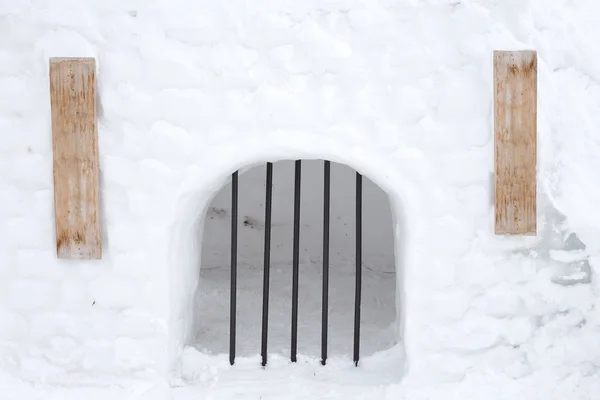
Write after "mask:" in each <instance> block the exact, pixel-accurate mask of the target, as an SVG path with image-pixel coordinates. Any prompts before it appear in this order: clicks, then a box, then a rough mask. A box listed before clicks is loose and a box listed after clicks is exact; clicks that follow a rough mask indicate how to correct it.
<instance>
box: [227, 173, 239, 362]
mask: <svg viewBox="0 0 600 400" xmlns="http://www.w3.org/2000/svg"><path fill="white" fill-rule="evenodd" d="M237 223H238V172H237V171H235V172H234V173H233V174H232V175H231V293H230V301H229V364H231V365H233V363H234V362H235V327H236V326H235V325H236V309H237V307H236V305H237V304H236V302H237V239H238V237H237Z"/></svg>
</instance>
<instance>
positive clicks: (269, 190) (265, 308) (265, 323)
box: [260, 162, 273, 367]
mask: <svg viewBox="0 0 600 400" xmlns="http://www.w3.org/2000/svg"><path fill="white" fill-rule="evenodd" d="M266 186H267V187H266V201H265V254H264V260H265V264H264V270H263V304H262V341H261V349H260V354H261V356H262V366H263V367H264V366H265V365H267V333H268V332H267V331H268V328H269V272H270V268H271V265H270V263H271V206H272V194H273V163H270V162H268V163H267V185H266Z"/></svg>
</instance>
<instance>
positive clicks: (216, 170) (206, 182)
mask: <svg viewBox="0 0 600 400" xmlns="http://www.w3.org/2000/svg"><path fill="white" fill-rule="evenodd" d="M199 152H200V154H199V160H202V159H203V156H205V157H206V159H210V163H207V164H206V165H205V166H204V167H205V169H203V168H202V165H200V164H199V165H198V167H197V168H195V169H194V170H191V171H188V174H187V176H186V179H185V181H184V182H183V183H182V186H181V187H182V190H181V192H180V193H179V194H178V196H177V201H176V203H175V204H173V214H172V215H173V219H172V223H171V225H170V230H169V232H168V234H169V264H170V267H169V290H170V321H169V335H170V348H169V356H170V362H171V365H172V366H173V367H174V368H175V367H176V366H177V362H178V360H179V358H180V356H181V354H182V351H183V349H184V347H185V346H188V345H190V344H192V343H193V342H194V334H195V321H194V315H195V313H194V303H195V297H196V294H197V290H198V283H199V269H198V268H199V265H200V262H201V258H202V254H201V247H202V246H201V244H202V235H203V228H204V219H205V217H206V214H207V210H208V207H209V205H210V203H211V201H212V199H213V198H214V196H215V195H216V194H217V193H218V191H219V190H221V188H222V187H223V186H225V185H226V184H227V183H228V182H229V180H230V178H231V174H232V173H233V172H234V171H236V170H242V169H247V168H250V167H253V166H258V165H264V163H265V162H277V161H281V160H295V159H302V160H319V159H321V160H330V161H332V162H334V163H338V164H344V165H346V166H348V167H350V168H353V169H354V170H356V171H357V172H359V173H360V174H362V175H363V176H365V177H367V178H368V179H369V180H370V181H372V182H373V183H374V184H376V185H377V186H379V188H381V190H383V191H384V192H385V193H387V195H388V199H389V204H390V208H391V213H392V219H393V227H394V251H395V262H396V279H397V281H396V296H395V303H396V315H397V318H396V327H395V328H396V335H397V338H398V344H397V345H396V346H394V348H392V349H390V350H388V351H385V352H383V354H379V355H377V356H378V357H376V358H380V359H383V360H386V361H388V360H389V359H390V357H389V355H390V354H391V353H393V354H394V355H400V354H404V351H405V348H406V353H407V360H406V361H408V358H409V357H410V349H409V346H410V337H408V334H409V333H408V332H407V317H408V316H409V314H408V313H407V310H408V309H409V308H410V298H409V296H407V295H406V290H405V289H406V288H405V285H404V281H405V276H406V275H407V273H408V272H409V269H410V268H415V269H416V268H418V265H417V264H418V262H420V261H419V260H420V257H419V254H420V251H419V248H417V247H415V246H413V245H412V243H416V242H418V240H419V239H417V238H419V237H421V236H422V234H421V233H420V232H421V229H420V228H419V223H418V221H419V216H420V215H422V214H421V211H420V208H421V206H420V202H421V201H420V199H419V196H418V194H419V190H418V187H417V186H416V185H415V182H413V181H412V180H411V179H410V177H411V174H410V171H409V170H406V169H405V170H404V171H401V169H402V167H403V166H406V165H409V164H412V163H413V162H414V157H412V155H410V154H409V155H408V157H406V158H404V157H398V156H395V157H393V156H391V155H389V154H388V153H386V152H381V151H377V149H372V148H369V147H361V148H359V147H356V146H352V144H351V143H347V142H345V141H343V140H332V139H330V138H328V139H323V138H322V137H319V136H315V135H311V134H304V135H301V136H296V138H295V139H291V140H290V139H288V138H285V137H281V136H276V135H275V136H268V137H264V136H263V137H261V138H260V140H252V138H247V139H246V140H237V141H229V142H228V143H227V144H226V145H214V146H212V147H211V146H203V148H202V149H201V150H200V151H199ZM401 172H402V173H401ZM409 211H410V212H409ZM409 227H411V228H410V229H409ZM412 336H415V335H412ZM223 357H226V356H225V355H223ZM373 358H375V356H374V357H373ZM375 362H376V363H378V364H381V363H380V362H377V361H375ZM368 364H369V360H368V359H362V360H361V365H363V366H367V365H368ZM394 369H395V371H396V373H397V371H398V370H397V369H396V368H394ZM396 377H398V375H396Z"/></svg>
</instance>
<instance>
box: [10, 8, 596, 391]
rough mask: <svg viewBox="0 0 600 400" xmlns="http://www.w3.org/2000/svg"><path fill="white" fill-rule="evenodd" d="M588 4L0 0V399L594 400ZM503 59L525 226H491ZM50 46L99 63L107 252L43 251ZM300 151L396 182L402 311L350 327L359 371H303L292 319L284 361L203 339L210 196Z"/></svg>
mask: <svg viewBox="0 0 600 400" xmlns="http://www.w3.org/2000/svg"><path fill="white" fill-rule="evenodd" d="M599 11H600V5H599V4H598V2H597V1H596V0H578V1H568V0H502V1H500V0H461V1H456V0H439V1H436V0H430V1H426V0H423V1H416V0H415V1H412V0H406V1H403V0H381V1H375V2H363V1H359V0H307V1H300V2H278V1H269V0H260V1H257V2H214V1H213V2H209V1H191V0H152V1H141V0H128V1H110V0H108V1H101V2H97V1H91V0H90V1H74V0H56V1H53V2H51V3H44V2H39V1H12V0H0V35H1V37H2V38H3V40H1V41H0V94H1V95H0V132H2V133H3V136H2V138H3V140H2V142H1V144H0V204H1V206H0V239H1V240H0V393H2V395H1V396H0V397H1V398H2V399H8V400H13V399H15V400H16V399H19V400H28V399H41V398H43V399H45V400H46V399H50V400H52V399H57V400H58V399H60V400H65V399H81V398H85V399H90V400H94V399H106V398H112V399H115V400H120V399H128V400H133V399H144V400H165V399H176V400H178V399H181V400H187V399H198V398H206V399H211V398H212V399H224V400H227V399H233V398H248V399H281V398H286V399H318V398H322V399H369V400H372V399H373V400H375V399H394V400H397V399H406V400H408V399H410V400H420V399H423V400H425V399H428V400H451V399H470V398H473V399H500V400H501V399H511V400H514V399H517V398H518V399H538V398H543V399H545V400H554V399H556V400H558V399H560V400H589V399H595V398H597V397H598V393H600V341H599V340H598V337H600V336H599V335H600V314H599V310H598V307H597V303H598V299H599V296H600V295H599V288H598V280H597V276H598V265H600V257H599V256H600V213H599V212H598V211H597V207H598V204H600V191H599V190H598V184H597V181H598V178H597V171H599V170H600V158H599V157H597V154H598V153H599V150H600V136H599V135H598V129H599V127H600V89H599V87H600V86H599V85H598V82H600V47H598V46H597V38H598V37H600V25H599V24H598V23H597V15H598V13H599ZM502 49H514V50H519V49H535V50H537V51H538V88H539V93H538V156H539V159H538V226H539V232H538V235H537V236H535V237H499V236H494V235H493V200H492V199H493V175H492V174H491V172H492V171H493V128H492V127H493V121H492V120H493V112H492V54H493V50H502ZM54 56H60V57H69V56H73V57H82V56H93V57H96V59H97V64H98V100H99V110H98V111H99V147H100V167H101V202H102V205H101V211H102V228H103V244H104V248H103V259H102V260H101V261H98V262H83V261H69V262H67V261H63V260H57V259H56V248H55V243H56V242H55V233H54V216H53V183H52V144H51V131H50V103H49V94H48V87H49V84H48V58H49V57H54ZM300 158H301V159H329V160H331V161H333V162H336V163H339V164H344V165H347V166H348V167H349V168H352V169H354V170H356V171H358V172H360V173H361V174H363V175H364V176H365V177H367V178H368V179H369V180H370V181H371V182H372V183H373V184H374V185H376V186H378V187H379V188H380V189H381V190H382V191H383V192H385V194H386V196H388V198H389V208H390V211H391V220H390V221H389V225H386V226H388V227H389V226H390V225H391V229H392V230H393V235H389V236H388V237H391V238H392V239H390V240H391V242H388V245H389V246H391V247H392V248H393V253H394V257H395V264H396V265H397V266H401V267H400V268H397V269H396V271H395V272H396V281H395V282H394V283H395V290H394V295H393V297H394V299H393V301H394V302H395V304H391V303H390V302H386V303H385V307H390V310H391V309H392V308H393V309H394V312H395V318H393V317H392V316H391V314H388V317H386V318H387V320H386V321H389V322H390V324H388V325H386V324H387V323H386V322H384V319H381V320H380V321H379V322H378V323H377V324H374V325H373V332H375V331H378V332H379V334H381V335H382V336H381V338H382V340H381V342H379V344H377V345H376V346H375V344H376V343H377V341H374V342H372V343H371V344H368V343H367V341H365V346H366V347H368V346H371V345H373V346H374V347H372V348H371V349H370V351H371V352H373V353H372V354H370V355H368V356H365V358H364V359H363V360H362V361H361V363H360V365H359V367H354V366H353V365H352V363H348V356H347V354H344V350H342V349H341V348H338V349H335V348H334V349H333V350H334V353H335V354H333V355H332V358H331V359H330V360H329V362H328V365H327V366H322V365H320V364H319V362H318V360H319V357H318V354H317V351H316V350H318V349H316V348H315V347H311V345H308V343H309V339H310V335H309V333H308V332H307V331H303V334H302V335H303V336H301V338H302V339H301V340H303V341H304V342H302V343H303V344H302V346H303V347H302V348H301V352H302V353H303V354H302V357H301V358H300V359H299V362H298V363H296V364H292V363H290V362H289V361H288V360H287V354H286V350H285V349H282V347H285V345H286V343H285V341H282V344H281V345H277V346H276V347H275V348H274V350H277V347H279V349H280V350H281V351H274V352H273V353H272V354H271V355H270V359H269V364H268V366H267V368H265V369H262V368H261V367H260V363H259V360H258V356H257V355H256V354H252V351H253V350H252V349H254V348H255V344H256V343H255V342H254V343H252V342H249V343H248V348H246V349H244V350H245V351H246V354H245V355H241V356H240V357H239V358H238V360H236V364H235V365H234V366H230V365H229V363H228V361H227V355H226V354H225V353H224V350H223V345H222V344H218V343H216V342H215V343H216V344H217V346H216V348H215V349H213V350H210V349H206V351H205V350H204V349H203V346H202V345H200V344H199V342H198V341H196V338H197V336H196V335H197V334H198V332H199V331H198V328H199V327H202V324H201V320H202V318H197V315H198V313H200V315H202V313H204V315H205V316H206V315H208V316H209V318H210V315H209V314H206V313H207V312H209V311H210V312H212V311H211V310H210V309H206V308H205V309H202V308H200V309H198V301H200V304H202V301H205V300H207V298H206V297H204V298H203V297H202V296H206V295H210V290H219V289H218V288H219V285H220V284H222V279H218V275H219V272H218V270H214V271H213V273H214V274H215V275H213V276H212V277H211V276H210V265H209V268H208V269H206V270H205V271H204V272H203V271H202V268H201V267H200V263H201V261H202V260H203V258H204V257H205V254H203V253H204V251H205V250H203V247H204V246H203V243H204V242H205V241H207V242H210V240H208V239H207V238H205V237H204V233H205V230H204V227H205V219H206V218H207V216H209V215H210V212H211V210H210V204H211V201H212V200H213V199H214V198H215V195H217V193H218V192H219V190H220V189H222V188H223V187H224V186H225V185H226V184H227V180H228V177H229V176H230V174H231V173H232V172H233V171H235V170H237V169H246V168H250V167H252V166H255V165H257V164H261V163H264V162H266V161H273V162H276V161H278V160H294V159H300ZM258 192H260V190H259V191H258ZM258 218H260V217H258ZM257 222H258V223H260V219H257ZM312 235H313V236H315V237H318V233H317V232H316V231H315V233H314V234H312ZM259 236H260V235H259ZM338 236H339V235H336V237H338ZM288 243H289V242H288ZM209 244H210V243H209ZM207 246H208V245H207ZM209 247H210V246H209ZM243 261H248V260H243ZM340 265H342V266H344V265H352V260H347V264H343V263H342V264H340ZM382 265H384V264H382ZM385 265H386V268H387V266H389V264H385ZM213 266H218V267H220V268H224V267H225V266H226V264H223V263H221V264H214V265H213ZM317 266H318V262H315V263H314V265H313V263H311V262H308V261H306V260H303V263H302V267H303V269H304V270H305V271H306V272H307V273H308V272H309V271H310V270H311V269H312V268H314V269H315V273H314V275H317V272H316V269H317ZM287 267H288V266H287V264H285V261H282V260H278V261H277V262H274V268H275V269H277V268H281V269H282V271H283V270H284V269H285V268H287ZM244 271H245V273H247V272H248V270H244ZM386 271H389V269H386ZM339 272H340V274H341V277H340V279H339V284H340V285H341V286H340V287H341V288H345V287H346V286H345V285H348V282H347V281H348V280H349V279H351V278H350V277H349V275H347V276H346V278H344V273H345V272H344V270H343V268H340V271H339ZM203 274H205V275H203ZM206 274H208V275H206ZM375 276H377V274H374V275H373V279H375ZM203 277H204V278H205V279H202V278H203ZM305 278H306V279H311V278H310V277H309V276H306V277H305ZM315 279H318V275H317V277H316V278H315ZM283 280H284V281H285V282H286V284H288V285H289V279H283ZM305 281H306V280H305ZM344 281H346V283H344ZM246 282H248V285H250V284H251V283H252V282H251V278H250V277H248V279H247V280H246ZM380 283H381V284H382V285H383V283H382V282H380ZM332 284H333V283H332ZM385 284H386V285H389V284H390V283H389V282H387V283H385ZM282 285H283V284H282ZM378 287H382V286H378ZM206 288H209V290H208V291H206V290H203V289H206ZM282 288H283V286H282ZM288 289H289V287H288ZM244 290H245V289H244ZM282 290H284V291H286V290H287V289H282ZM382 290H383V289H382ZM386 290H393V289H392V288H391V287H390V288H388V289H386ZM249 291H250V292H251V290H249ZM220 293H223V291H221V292H220ZM305 293H308V292H305ZM247 294H248V295H250V293H247ZM252 295H254V294H253V293H252ZM212 300H214V299H212ZM212 300H211V301H212ZM219 301H222V302H225V301H226V299H219ZM250 301H254V300H250ZM285 301H287V300H285ZM213 304H215V303H214V301H213ZM216 304H217V305H218V306H219V307H224V305H223V304H221V305H219V302H217V303H216ZM368 304H369V302H368V301H367V302H366V304H365V307H366V308H367V309H369V307H370V306H369V305H368ZM313 306H315V307H312V308H315V309H318V306H317V305H314V304H313ZM392 306H393V307H392ZM281 307H282V310H283V309H287V308H288V307H286V305H285V304H282V305H281ZM302 307H304V310H308V309H309V308H311V304H310V303H307V302H306V301H303V305H302ZM307 307H308V308H307ZM274 310H276V309H274ZM285 312H287V311H285ZM305 312H306V311H305ZM280 314H281V315H282V316H283V314H284V311H281V313H280ZM310 314H311V313H308V314H307V315H306V316H310ZM312 314H314V315H316V313H312ZM287 315H288V316H289V314H287ZM221 322H222V321H221ZM221 322H220V323H221ZM380 323H381V324H380ZM251 324H252V323H250V325H251ZM367 326H368V324H367ZM205 329H207V328H205ZM302 329H306V326H302ZM367 329H369V328H367ZM387 333H393V334H392V335H391V337H392V338H393V339H392V340H393V342H394V343H396V344H395V345H392V344H391V342H390V341H389V340H388V339H387V338H389V336H386V335H387ZM286 336H287V335H283V336H282V338H285V337H286ZM222 339H223V338H221V340H222ZM253 340H255V339H253ZM282 340H283V339H282ZM344 340H347V339H344ZM311 341H312V339H311ZM311 341H310V342H311ZM202 343H204V341H202ZM331 343H332V345H333V344H334V341H333V339H332V341H331ZM242 348H243V346H242ZM398 360H401V361H402V362H401V363H398Z"/></svg>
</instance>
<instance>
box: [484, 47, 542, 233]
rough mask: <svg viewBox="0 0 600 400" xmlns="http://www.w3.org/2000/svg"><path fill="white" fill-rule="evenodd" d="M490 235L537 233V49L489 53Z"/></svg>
mask: <svg viewBox="0 0 600 400" xmlns="http://www.w3.org/2000/svg"><path fill="white" fill-rule="evenodd" d="M494 153H495V154H494V157H495V211H496V215H495V233H496V234H497V235H536V234H537V211H536V207H537V203H536V191H537V184H536V165H537V53H536V52H535V51H495V52H494Z"/></svg>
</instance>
